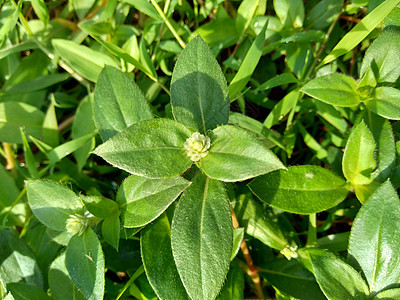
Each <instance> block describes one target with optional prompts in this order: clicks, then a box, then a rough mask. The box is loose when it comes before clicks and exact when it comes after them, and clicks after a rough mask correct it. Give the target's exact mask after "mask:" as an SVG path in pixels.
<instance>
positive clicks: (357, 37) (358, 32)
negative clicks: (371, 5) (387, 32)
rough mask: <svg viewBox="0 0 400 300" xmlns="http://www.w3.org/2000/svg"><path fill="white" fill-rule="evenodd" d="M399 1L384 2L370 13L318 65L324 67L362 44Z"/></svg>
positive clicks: (387, 0)
mask: <svg viewBox="0 0 400 300" xmlns="http://www.w3.org/2000/svg"><path fill="white" fill-rule="evenodd" d="M399 2H400V1H399V0H386V1H383V2H382V4H381V5H379V6H378V7H377V8H375V9H374V10H373V11H371V12H370V13H369V14H368V15H367V16H366V17H365V18H364V19H362V20H361V22H360V23H358V24H357V25H356V26H354V28H353V29H352V30H350V31H349V32H348V33H347V34H346V35H345V36H344V37H343V38H342V39H341V40H340V41H339V43H337V45H336V46H335V48H333V50H332V51H330V52H329V54H328V55H327V56H326V57H325V58H324V60H323V61H322V62H321V64H320V65H325V64H327V63H330V62H331V61H333V60H335V59H336V58H338V57H339V56H342V55H343V54H346V53H347V52H349V51H351V50H352V49H353V48H354V47H356V46H357V45H358V44H359V43H360V42H362V41H363V40H364V39H365V38H366V37H367V35H368V34H369V33H370V32H371V31H372V30H374V29H375V27H376V26H378V25H379V24H380V23H381V22H382V21H383V19H385V17H386V16H387V15H388V14H389V13H390V11H391V10H392V9H393V8H394V7H395V6H396V5H397V4H398V3H399Z"/></svg>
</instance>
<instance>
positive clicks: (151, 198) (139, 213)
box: [117, 175, 190, 227]
mask: <svg viewBox="0 0 400 300" xmlns="http://www.w3.org/2000/svg"><path fill="white" fill-rule="evenodd" d="M189 184H190V182H188V181H187V180H185V179H183V178H182V177H179V176H177V177H171V178H165V179H149V178H145V177H140V176H136V175H131V176H129V177H128V178H127V179H126V180H125V181H124V182H123V183H122V185H121V187H120V188H119V190H118V193H117V202H118V203H119V205H120V209H121V218H122V220H123V225H124V227H140V226H144V225H146V224H148V223H149V222H151V221H153V220H154V219H156V218H157V217H158V216H159V215H161V214H162V213H163V212H164V211H165V210H166V209H167V208H168V207H169V206H170V205H171V203H172V202H174V201H175V199H176V198H177V197H178V196H179V195H180V194H181V193H182V192H183V191H184V190H185V189H186V188H187V187H188V186H189Z"/></svg>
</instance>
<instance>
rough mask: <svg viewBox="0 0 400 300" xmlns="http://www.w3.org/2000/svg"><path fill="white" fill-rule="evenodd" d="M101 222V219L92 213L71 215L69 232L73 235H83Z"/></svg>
mask: <svg viewBox="0 0 400 300" xmlns="http://www.w3.org/2000/svg"><path fill="white" fill-rule="evenodd" d="M99 221H100V219H99V218H97V217H95V216H93V215H92V214H91V213H90V212H88V211H87V210H85V213H84V214H83V215H81V214H73V215H70V216H69V218H68V219H67V225H66V227H67V231H68V232H69V233H70V234H71V235H75V234H78V235H81V234H82V233H83V232H84V231H85V230H86V228H88V227H89V226H92V225H95V224H96V223H98V222H99Z"/></svg>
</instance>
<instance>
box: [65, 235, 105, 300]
mask: <svg viewBox="0 0 400 300" xmlns="http://www.w3.org/2000/svg"><path fill="white" fill-rule="evenodd" d="M65 261H66V266H67V269H68V273H69V274H70V276H71V278H72V280H73V281H74V282H75V284H76V286H77V287H78V289H79V290H80V291H81V292H82V294H83V295H84V296H85V297H86V298H87V299H89V300H97V299H103V296H104V282H105V279H104V272H105V267H104V256H103V251H102V249H101V245H100V242H99V240H98V238H97V235H96V234H95V233H94V232H93V230H92V229H90V228H88V229H86V231H85V232H84V233H83V234H82V235H74V236H73V237H72V238H71V239H70V241H69V243H68V246H67V251H66V257H65Z"/></svg>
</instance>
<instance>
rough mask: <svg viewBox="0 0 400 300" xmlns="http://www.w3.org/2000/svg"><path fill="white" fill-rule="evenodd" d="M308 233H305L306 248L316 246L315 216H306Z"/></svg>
mask: <svg viewBox="0 0 400 300" xmlns="http://www.w3.org/2000/svg"><path fill="white" fill-rule="evenodd" d="M308 218H309V219H308V232H307V244H306V246H307V247H311V246H314V245H315V244H317V215H316V214H310V215H309V216H308Z"/></svg>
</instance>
